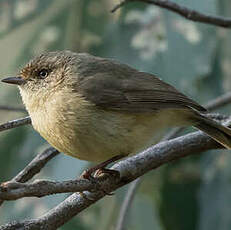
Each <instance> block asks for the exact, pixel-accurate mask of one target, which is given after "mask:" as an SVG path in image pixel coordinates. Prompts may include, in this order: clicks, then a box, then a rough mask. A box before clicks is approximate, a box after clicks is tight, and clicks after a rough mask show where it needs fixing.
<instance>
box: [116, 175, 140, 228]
mask: <svg viewBox="0 0 231 230" xmlns="http://www.w3.org/2000/svg"><path fill="white" fill-rule="evenodd" d="M140 182H141V178H137V179H136V180H135V181H134V182H132V184H131V185H130V186H129V188H128V191H127V193H126V196H125V198H124V201H123V204H122V206H121V209H120V212H119V218H118V220H117V223H116V227H115V229H116V230H123V229H124V225H125V221H126V219H127V217H128V213H129V209H130V207H131V204H132V201H133V199H134V197H135V193H136V191H137V188H138V187H139V185H140Z"/></svg>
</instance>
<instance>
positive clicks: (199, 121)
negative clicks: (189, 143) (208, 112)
mask: <svg viewBox="0 0 231 230" xmlns="http://www.w3.org/2000/svg"><path fill="white" fill-rule="evenodd" d="M194 118H196V124H195V125H194V126H195V127H196V128H198V129H200V130H201V131H203V132H205V133H207V134H208V135H209V136H210V137H212V138H213V139H214V140H216V141H217V142H219V143H220V144H221V145H223V146H224V147H226V148H227V149H231V129H230V128H228V127H225V126H223V125H221V124H219V123H218V122H216V121H214V120H212V119H210V118H208V117H206V116H204V115H202V114H199V113H198V114H196V116H195V117H194Z"/></svg>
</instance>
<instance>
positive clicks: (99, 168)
mask: <svg viewBox="0 0 231 230" xmlns="http://www.w3.org/2000/svg"><path fill="white" fill-rule="evenodd" d="M123 157H125V155H123V154H120V155H117V156H114V157H112V158H110V159H108V160H106V161H104V162H102V163H100V164H97V165H95V166H93V167H92V168H89V169H87V170H85V171H84V172H83V173H82V174H81V177H82V178H84V179H88V180H91V179H92V174H93V173H95V174H94V175H95V176H97V177H98V176H100V174H102V173H108V174H113V175H115V173H116V174H118V171H116V170H112V169H106V168H105V167H107V165H109V164H111V163H113V162H115V161H117V160H119V159H121V158H123Z"/></svg>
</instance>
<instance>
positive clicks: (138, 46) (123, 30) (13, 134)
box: [0, 0, 231, 230]
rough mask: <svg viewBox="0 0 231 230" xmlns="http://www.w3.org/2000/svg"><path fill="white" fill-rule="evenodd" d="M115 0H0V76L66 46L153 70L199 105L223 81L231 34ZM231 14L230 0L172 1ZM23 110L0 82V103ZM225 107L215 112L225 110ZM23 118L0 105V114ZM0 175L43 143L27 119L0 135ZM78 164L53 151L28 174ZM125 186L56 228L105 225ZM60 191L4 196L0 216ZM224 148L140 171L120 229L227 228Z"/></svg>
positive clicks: (53, 174)
mask: <svg viewBox="0 0 231 230" xmlns="http://www.w3.org/2000/svg"><path fill="white" fill-rule="evenodd" d="M118 2H119V1H117V0H97V1H96V0H0V74H1V75H0V76H1V78H3V77H6V76H10V75H14V74H16V73H17V71H18V70H19V68H20V67H22V66H23V65H24V64H25V63H26V62H27V61H28V60H29V59H30V58H31V57H33V56H34V55H36V54H40V53H41V52H43V51H51V50H63V49H69V50H72V51H77V52H89V53H91V54H94V55H98V56H102V57H110V58H115V59H117V60H119V61H121V62H124V63H127V64H129V65H131V66H133V67H136V68H138V69H139V70H142V71H147V72H151V73H155V74H157V75H158V76H159V77H160V78H162V79H164V80H165V81H167V82H169V83H171V84H173V85H175V86H176V87H177V88H178V89H180V90H181V91H183V92H184V93H185V94H187V95H188V96H190V97H192V98H194V99H195V100H197V101H198V102H200V103H201V104H206V103H207V102H208V101H209V100H211V99H213V98H215V97H217V96H219V95H221V94H223V93H225V92H228V91H229V90H230V89H231V78H230V76H231V68H230V63H231V33H230V31H229V30H226V29H222V28H218V27H214V26H209V25H204V24H200V23H194V22H190V21H187V20H185V19H183V18H182V17H180V16H178V15H175V14H174V13H171V12H168V11H166V10H162V9H160V8H158V7H155V6H150V5H146V4H141V3H131V4H128V5H127V6H126V7H123V8H122V9H121V10H118V11H117V12H116V13H114V14H112V13H110V10H111V9H112V8H113V6H115V4H117V3H118ZM175 2H177V3H179V4H183V5H184V4H186V3H187V7H190V8H193V9H196V10H199V11H201V12H204V13H208V14H213V15H223V16H231V15H230V12H231V3H230V0H206V1H201V0H188V1H184V0H175ZM1 105H7V106H9V105H10V106H15V107H19V108H23V105H22V102H21V98H20V95H19V92H18V90H17V89H16V87H13V86H8V85H5V84H0V106H1ZM230 109H231V106H227V107H226V108H224V109H222V110H220V111H221V112H224V113H226V114H229V113H230V111H231V110H230ZM24 116H26V113H25V112H23V111H19V112H12V111H5V110H0V122H1V123H3V122H6V121H8V120H11V119H16V118H20V117H24ZM0 146H1V148H0V182H3V181H6V180H9V179H10V178H12V177H13V176H14V175H16V174H17V173H18V172H19V171H20V170H21V169H22V168H23V167H25V166H26V165H27V164H28V163H29V162H30V161H31V160H32V158H33V157H34V156H35V155H36V154H37V153H39V152H41V151H43V150H44V149H45V148H46V147H47V146H48V144H47V143H46V142H45V141H44V140H43V139H42V138H41V137H40V136H39V135H38V134H37V133H36V132H35V131H34V130H33V129H32V127H31V126H24V127H21V128H16V129H11V130H9V131H5V132H1V133H0ZM85 167H89V165H88V163H87V162H84V161H80V160H78V159H73V158H71V157H69V156H66V155H64V154H60V155H59V156H58V157H56V158H55V159H53V160H51V161H50V162H49V163H48V164H47V165H46V167H45V168H44V169H43V170H42V172H41V173H40V174H39V175H37V176H36V178H42V179H55V180H67V179H73V178H76V177H77V176H78V175H79V174H80V173H81V172H82V171H83V169H84V168H85ZM127 188H128V186H126V187H124V188H122V189H120V190H118V191H116V194H115V195H114V196H110V197H106V198H104V199H103V200H101V201H100V202H98V203H97V204H94V205H92V207H90V208H88V209H87V210H85V211H84V212H82V213H81V215H79V216H77V217H75V218H73V219H72V220H71V221H70V222H68V223H66V224H65V225H64V226H62V227H61V228H60V229H62V230H72V229H79V230H93V229H94V230H97V229H98V230H112V229H114V226H115V224H116V221H117V218H118V213H119V212H120V207H121V204H122V203H123V200H124V197H125V194H126V191H127ZM66 197H67V194H61V195H53V196H49V197H44V198H41V199H37V198H24V199H20V200H17V201H10V202H5V203H4V205H3V206H2V207H1V208H0V224H3V223H6V222H8V221H12V220H22V219H24V218H33V217H38V216H40V215H42V214H44V213H45V212H46V211H48V210H49V209H51V208H52V207H54V206H56V205H57V204H58V203H59V202H61V201H62V200H64V199H65V198H66ZM230 213H231V155H230V152H227V151H225V150H220V151H210V152H206V153H203V154H201V155H198V156H192V157H187V158H185V159H181V160H178V161H177V162H174V163H171V164H168V165H165V166H164V167H161V168H159V169H157V170H155V171H153V172H150V173H148V174H147V175H145V176H144V177H143V179H142V182H141V184H140V186H139V188H138V190H137V192H136V195H135V198H134V201H133V203H132V206H131V209H130V213H129V217H128V218H127V219H126V229H128V230H130V229H132V230H140V229H155V230H169V229H171V230H185V229H187V230H208V229H209V230H218V229H219V230H228V229H231V215H230Z"/></svg>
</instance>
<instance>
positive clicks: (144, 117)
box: [31, 107, 179, 162]
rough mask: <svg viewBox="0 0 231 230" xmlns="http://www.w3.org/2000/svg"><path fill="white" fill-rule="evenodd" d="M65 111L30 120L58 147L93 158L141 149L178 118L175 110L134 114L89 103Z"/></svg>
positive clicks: (102, 158)
mask: <svg viewBox="0 0 231 230" xmlns="http://www.w3.org/2000/svg"><path fill="white" fill-rule="evenodd" d="M48 114H49V113H48ZM64 114H65V113H64V112H63V111H62V112H60V115H59V116H57V113H56V119H55V121H54V120H53V119H52V118H54V116H53V115H52V114H51V112H50V116H51V118H49V115H47V114H46V116H44V114H43V116H41V115H40V117H43V119H42V120H40V122H38V121H39V119H38V118H37V117H36V119H33V116H34V115H31V117H32V124H33V126H34V128H35V129H36V130H37V131H38V132H39V133H40V134H41V135H42V136H43V137H44V138H45V139H46V140H47V141H48V142H49V143H50V144H51V145H52V146H53V147H55V148H56V149H58V150H59V151H61V152H63V153H65V154H68V155H71V156H73V157H76V158H79V159H81V160H87V161H92V162H102V161H105V160H108V159H109V158H111V157H113V156H115V155H119V154H124V155H125V156H126V155H129V154H135V153H137V152H139V151H141V150H144V149H145V148H146V147H148V146H150V145H151V144H154V143H155V142H156V141H157V140H158V139H159V136H160V134H161V133H162V132H161V131H163V129H164V128H165V127H169V125H171V124H170V123H173V124H177V120H178V119H179V116H178V115H177V112H175V111H162V112H159V113H151V114H150V113H149V114H136V115H134V114H129V113H119V112H112V111H104V110H99V109H96V108H94V107H88V109H87V110H86V111H84V112H83V111H82V110H79V113H78V112H76V111H75V112H72V113H71V112H70V111H69V112H68V114H66V115H64ZM35 116H38V113H37V114H36V115H35ZM44 119H47V121H44ZM44 122H45V123H46V126H45V125H44Z"/></svg>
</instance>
